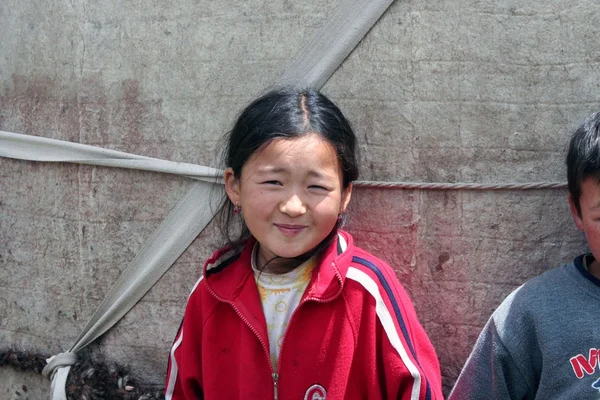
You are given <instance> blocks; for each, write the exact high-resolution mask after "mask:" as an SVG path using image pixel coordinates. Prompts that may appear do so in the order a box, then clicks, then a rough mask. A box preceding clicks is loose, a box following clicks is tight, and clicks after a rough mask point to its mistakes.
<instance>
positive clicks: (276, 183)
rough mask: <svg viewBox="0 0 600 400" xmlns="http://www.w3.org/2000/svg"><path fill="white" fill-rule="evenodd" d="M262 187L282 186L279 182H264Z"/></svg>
mask: <svg viewBox="0 0 600 400" xmlns="http://www.w3.org/2000/svg"><path fill="white" fill-rule="evenodd" d="M263 185H277V186H282V185H281V182H279V181H264V182H263Z"/></svg>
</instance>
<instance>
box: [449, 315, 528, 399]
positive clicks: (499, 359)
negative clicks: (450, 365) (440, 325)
mask: <svg viewBox="0 0 600 400" xmlns="http://www.w3.org/2000/svg"><path fill="white" fill-rule="evenodd" d="M522 372H523V371H522V368H520V366H519V365H518V363H517V362H516V361H515V359H514V357H513V356H512V354H511V352H510V351H509V350H508V348H507V346H506V345H505V343H503V341H502V338H501V337H500V335H499V333H498V329H497V325H496V323H495V320H494V317H493V316H492V318H490V320H489V321H488V323H487V324H486V326H485V328H484V329H483V331H482V332H481V334H480V335H479V338H478V339H477V342H476V343H475V347H474V348H473V351H472V352H471V355H470V356H469V358H468V359H467V362H466V364H465V366H464V367H463V370H462V372H461V373H460V376H459V377H458V380H457V381H456V384H455V385H454V388H453V389H452V392H451V393H450V397H449V399H451V400H462V399H473V400H474V399H482V400H483V399H486V400H487V399H512V400H522V399H529V398H533V392H532V391H531V390H530V387H529V385H528V383H527V379H526V378H525V375H523V373H522Z"/></svg>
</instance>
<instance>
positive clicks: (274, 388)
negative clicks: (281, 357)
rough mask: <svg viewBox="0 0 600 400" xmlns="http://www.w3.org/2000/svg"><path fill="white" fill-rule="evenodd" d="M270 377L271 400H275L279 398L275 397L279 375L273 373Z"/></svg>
mask: <svg viewBox="0 0 600 400" xmlns="http://www.w3.org/2000/svg"><path fill="white" fill-rule="evenodd" d="M271 376H272V377H273V398H274V399H275V400H277V399H278V398H279V396H277V380H278V379H279V374H278V373H277V372H273V373H272V374H271Z"/></svg>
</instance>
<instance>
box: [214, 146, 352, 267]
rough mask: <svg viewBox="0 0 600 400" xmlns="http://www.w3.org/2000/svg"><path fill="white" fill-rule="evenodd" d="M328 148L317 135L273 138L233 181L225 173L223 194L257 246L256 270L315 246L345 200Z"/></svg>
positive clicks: (333, 156)
mask: <svg viewBox="0 0 600 400" xmlns="http://www.w3.org/2000/svg"><path fill="white" fill-rule="evenodd" d="M342 178H343V177H342V172H341V168H340V164H339V162H338V160H337V157H336V152H335V149H334V147H333V146H332V145H331V144H330V143H329V142H327V141H326V140H325V139H323V138H322V137H321V136H319V135H317V134H309V135H303V136H300V137H297V138H294V139H275V140H273V141H271V142H270V143H268V144H267V145H265V146H263V147H261V148H260V149H258V150H257V151H256V152H255V153H254V154H253V155H252V156H251V157H250V158H249V159H248V161H247V162H246V164H244V166H243V167H242V172H241V177H240V179H237V178H236V177H235V176H234V174H233V170H232V169H231V168H227V170H225V189H226V191H227V195H228V196H229V199H230V200H231V201H232V202H233V204H236V205H238V206H239V207H241V209H242V215H243V218H244V221H245V222H246V225H247V226H248V229H249V230H250V233H252V235H253V236H254V237H255V238H256V240H257V241H258V243H259V245H260V248H259V252H258V253H259V254H258V256H259V260H258V262H259V266H260V267H262V266H264V264H265V262H266V261H269V260H271V259H273V258H274V257H276V256H279V257H284V258H292V257H297V256H300V255H302V254H304V253H306V252H308V251H309V250H311V249H313V248H314V247H316V246H317V245H318V244H319V243H320V242H321V241H322V240H323V239H325V238H326V237H327V235H328V234H329V233H330V232H331V230H332V229H333V228H334V226H335V224H336V222H337V217H338V215H340V214H341V213H342V212H344V210H345V209H346V206H347V205H348V202H349V201H350V195H351V192H352V185H350V186H349V187H348V188H346V190H344V189H343V187H342Z"/></svg>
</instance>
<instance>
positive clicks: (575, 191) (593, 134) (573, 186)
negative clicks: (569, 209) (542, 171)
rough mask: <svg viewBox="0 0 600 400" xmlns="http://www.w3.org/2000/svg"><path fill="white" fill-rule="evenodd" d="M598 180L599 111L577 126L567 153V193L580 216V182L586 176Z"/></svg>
mask: <svg viewBox="0 0 600 400" xmlns="http://www.w3.org/2000/svg"><path fill="white" fill-rule="evenodd" d="M589 177H591V178H593V179H595V180H596V181H598V182H600V112H596V113H594V114H592V115H590V116H589V117H587V118H586V119H585V120H584V121H583V123H582V124H581V125H580V126H579V128H577V130H576V131H575V133H574V134H573V136H572V137H571V141H570V143H569V152H568V153H567V182H568V186H569V194H570V195H571V199H572V200H573V204H574V205H575V208H576V209H577V213H578V214H579V215H580V216H581V206H580V204H579V198H580V197H581V184H582V183H583V181H584V180H585V179H586V178H589Z"/></svg>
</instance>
